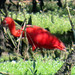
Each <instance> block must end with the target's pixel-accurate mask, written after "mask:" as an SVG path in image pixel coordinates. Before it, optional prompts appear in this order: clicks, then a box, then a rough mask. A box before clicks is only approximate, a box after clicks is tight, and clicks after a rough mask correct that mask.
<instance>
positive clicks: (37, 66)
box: [0, 57, 75, 75]
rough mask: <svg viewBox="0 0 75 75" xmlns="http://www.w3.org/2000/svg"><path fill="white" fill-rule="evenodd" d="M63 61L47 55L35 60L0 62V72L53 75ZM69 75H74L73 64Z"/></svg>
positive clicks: (20, 74) (24, 74)
mask: <svg viewBox="0 0 75 75" xmlns="http://www.w3.org/2000/svg"><path fill="white" fill-rule="evenodd" d="M63 63H64V62H63V61H61V60H59V59H58V60H53V59H51V58H49V57H48V58H47V57H45V58H42V59H41V58H37V60H36V61H31V60H28V61H24V60H22V59H21V60H19V61H11V62H9V61H7V62H4V63H0V72H2V73H9V74H10V75H54V73H56V72H57V70H59V69H60V68H61V66H62V65H63ZM34 73H35V74H34ZM0 75H1V74H0ZM71 75H75V66H74V67H73V68H72V71H71Z"/></svg>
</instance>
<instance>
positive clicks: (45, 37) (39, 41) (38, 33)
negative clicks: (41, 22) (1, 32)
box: [2, 17, 66, 51]
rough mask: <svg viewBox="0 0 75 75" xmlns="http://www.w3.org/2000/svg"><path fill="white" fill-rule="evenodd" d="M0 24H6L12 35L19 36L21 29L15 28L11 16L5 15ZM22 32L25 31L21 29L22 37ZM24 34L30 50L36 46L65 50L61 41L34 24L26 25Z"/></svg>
mask: <svg viewBox="0 0 75 75" xmlns="http://www.w3.org/2000/svg"><path fill="white" fill-rule="evenodd" d="M2 25H3V26H8V28H9V30H10V32H11V34H12V35H13V36H14V37H20V35H21V32H22V29H19V30H16V27H15V22H14V20H13V19H12V18H11V17H6V18H5V19H4V20H3V22H2ZM24 32H25V31H23V34H22V37H24V36H25V34H24ZM26 35H27V38H28V41H29V44H31V45H32V51H34V50H35V49H36V48H37V47H38V48H41V49H42V48H45V49H59V50H62V51H66V49H65V48H66V47H65V45H64V44H63V42H62V41H60V40H59V39H58V38H57V37H56V36H54V35H52V34H51V33H50V32H49V31H47V30H46V29H44V28H41V27H39V26H35V25H27V27H26Z"/></svg>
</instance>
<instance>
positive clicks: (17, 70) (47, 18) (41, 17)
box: [0, 12, 75, 75]
mask: <svg viewBox="0 0 75 75" xmlns="http://www.w3.org/2000/svg"><path fill="white" fill-rule="evenodd" d="M10 14H11V12H9V16H11V15H10ZM30 15H31V17H32V25H37V26H40V27H43V28H49V29H50V32H51V33H54V34H56V33H59V34H63V33H64V32H67V31H69V30H70V29H71V25H70V22H69V19H68V16H67V15H62V16H61V17H60V16H59V15H58V14H55V15H54V14H50V12H47V13H36V14H33V13H32V14H28V13H25V17H24V15H23V13H22V12H19V13H18V15H17V19H18V20H21V21H24V19H25V18H26V19H27V22H28V19H29V17H30ZM13 18H14V19H15V18H16V14H15V12H13ZM73 23H74V24H75V17H73ZM34 64H35V65H34ZM62 65H63V62H62V61H60V60H59V59H58V60H53V59H50V58H45V59H44V58H41V59H40V57H39V58H38V59H36V62H34V61H30V60H28V61H23V60H20V61H18V62H14V61H12V62H9V61H7V62H4V63H0V72H7V73H10V74H13V75H33V74H35V75H36V74H37V75H44V74H47V75H54V73H56V72H57V70H58V69H60V67H61V66H62ZM34 66H35V67H34ZM74 74H75V66H74V67H73V68H72V71H71V75H74Z"/></svg>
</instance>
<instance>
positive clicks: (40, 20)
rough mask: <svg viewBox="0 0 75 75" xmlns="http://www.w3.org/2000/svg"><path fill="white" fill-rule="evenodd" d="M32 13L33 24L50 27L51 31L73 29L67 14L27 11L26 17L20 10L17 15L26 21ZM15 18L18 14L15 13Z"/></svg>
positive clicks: (61, 32) (61, 31) (57, 31)
mask: <svg viewBox="0 0 75 75" xmlns="http://www.w3.org/2000/svg"><path fill="white" fill-rule="evenodd" d="M30 15H31V17H32V25H37V26H40V27H43V28H49V29H50V32H51V33H60V34H63V33H64V32H67V31H68V30H70V29H71V25H70V22H69V19H68V16H67V15H63V16H62V17H60V16H59V15H51V14H50V13H49V12H48V13H41V14H40V13H36V14H33V13H32V14H28V13H26V14H25V17H24V15H23V13H21V12H20V13H19V14H18V16H17V17H18V18H17V19H18V20H21V21H24V19H25V18H26V19H27V21H28V19H29V17H30ZM13 18H14V19H15V18H16V14H14V13H13ZM52 20H53V22H52ZM73 20H75V18H73Z"/></svg>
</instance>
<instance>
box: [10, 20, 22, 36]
mask: <svg viewBox="0 0 75 75" xmlns="http://www.w3.org/2000/svg"><path fill="white" fill-rule="evenodd" d="M9 30H10V32H11V34H12V35H13V36H15V37H20V35H21V32H22V30H16V27H15V23H14V21H13V22H12V24H11V25H9Z"/></svg>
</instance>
